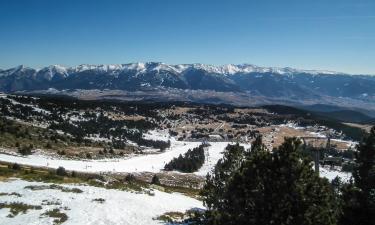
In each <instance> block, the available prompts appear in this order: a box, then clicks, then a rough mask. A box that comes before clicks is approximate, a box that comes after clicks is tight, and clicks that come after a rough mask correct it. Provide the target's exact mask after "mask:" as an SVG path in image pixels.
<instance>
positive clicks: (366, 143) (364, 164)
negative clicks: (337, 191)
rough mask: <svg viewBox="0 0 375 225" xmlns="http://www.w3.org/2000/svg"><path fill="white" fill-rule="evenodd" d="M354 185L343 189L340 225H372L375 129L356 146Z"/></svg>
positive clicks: (373, 216) (374, 202)
mask: <svg viewBox="0 0 375 225" xmlns="http://www.w3.org/2000/svg"><path fill="white" fill-rule="evenodd" d="M355 158H356V165H355V166H354V170H353V177H354V183H353V182H351V183H350V184H349V185H346V186H344V188H343V191H342V192H343V207H342V216H341V218H340V220H339V224H341V225H349V224H350V225H373V224H374V221H375V127H373V128H372V129H371V131H370V134H369V135H368V136H367V137H365V138H364V139H363V141H362V142H361V143H359V145H358V146H357V152H356V154H355Z"/></svg>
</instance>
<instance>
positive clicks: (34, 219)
mask: <svg viewBox="0 0 375 225" xmlns="http://www.w3.org/2000/svg"><path fill="white" fill-rule="evenodd" d="M28 185H38V186H39V185H49V184H47V183H40V182H28V181H23V180H18V179H15V180H10V181H7V182H0V193H1V192H2V193H12V192H16V193H18V194H21V195H22V197H17V196H14V195H10V196H8V195H3V196H0V202H8V203H10V202H22V203H26V204H29V205H39V206H40V205H41V206H42V209H41V210H28V211H27V212H26V214H23V213H22V212H21V213H20V214H18V215H17V216H15V217H14V218H9V217H7V215H8V214H9V209H0V224H8V225H12V224H14V225H16V224H28V225H33V224H35V225H36V224H53V218H50V217H45V216H41V214H43V213H44V212H46V211H47V210H52V209H55V208H60V211H61V212H63V213H66V215H67V216H68V220H67V221H66V222H65V223H64V225H65V224H66V225H69V224H84V225H89V224H95V225H101V224H103V225H110V224H116V225H117V224H124V225H128V224H129V225H143V224H144V225H152V224H163V223H162V222H161V221H157V220H153V218H156V217H157V216H160V215H162V214H164V213H166V212H171V211H178V212H185V211H186V210H188V209H192V208H200V209H203V208H204V207H203V205H202V202H200V201H198V200H196V199H193V198H189V197H187V196H184V195H181V194H178V193H165V192H160V191H157V190H154V191H153V192H154V194H155V195H154V196H150V195H148V194H136V193H131V192H127V191H119V190H112V189H104V188H97V187H92V186H83V185H61V186H64V187H68V188H79V189H81V190H82V191H83V192H82V193H71V192H62V191H60V190H52V189H45V190H30V189H25V188H24V187H25V186H28ZM98 198H103V199H105V201H104V202H103V203H100V202H97V201H93V199H98ZM43 200H48V201H50V202H60V203H61V204H60V205H42V203H43V202H42V201H43ZM65 207H67V209H65Z"/></svg>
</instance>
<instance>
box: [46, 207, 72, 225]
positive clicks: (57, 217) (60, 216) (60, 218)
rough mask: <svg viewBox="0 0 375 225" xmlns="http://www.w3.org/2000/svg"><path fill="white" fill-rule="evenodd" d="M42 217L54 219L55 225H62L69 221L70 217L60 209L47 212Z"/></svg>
mask: <svg viewBox="0 0 375 225" xmlns="http://www.w3.org/2000/svg"><path fill="white" fill-rule="evenodd" d="M42 216H48V217H51V218H54V220H53V223H54V224H62V223H64V222H65V221H67V220H68V216H67V215H66V214H65V213H63V212H61V211H60V209H52V210H48V211H47V212H45V213H43V214H42Z"/></svg>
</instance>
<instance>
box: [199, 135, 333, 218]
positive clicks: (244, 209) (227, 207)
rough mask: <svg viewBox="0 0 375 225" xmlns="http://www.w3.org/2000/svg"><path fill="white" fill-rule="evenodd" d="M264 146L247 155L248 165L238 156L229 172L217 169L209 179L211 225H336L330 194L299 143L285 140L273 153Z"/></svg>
mask: <svg viewBox="0 0 375 225" xmlns="http://www.w3.org/2000/svg"><path fill="white" fill-rule="evenodd" d="M260 140H261V139H257V140H256V141H255V142H254V145H253V148H252V151H251V152H246V153H245V155H246V159H245V160H243V161H241V156H240V157H238V156H237V157H236V160H235V161H233V164H230V165H227V166H226V167H225V168H226V169H224V170H223V171H220V172H218V171H217V170H218V168H219V167H215V171H214V173H213V175H212V176H208V181H207V183H206V188H208V192H204V193H203V194H204V202H205V204H206V206H207V208H208V210H207V214H206V216H207V218H206V219H207V223H208V224H215V225H221V224H226V225H231V224H233V225H235V224H249V225H253V224H254V225H258V224H262V225H271V224H285V225H295V224H298V225H313V224H321V225H326V224H327V225H331V224H336V214H335V213H336V209H335V204H334V195H333V192H332V188H331V186H330V184H329V182H328V180H326V179H323V178H320V177H319V176H318V175H317V174H316V173H315V172H314V171H313V169H312V165H311V163H310V161H309V160H307V159H306V158H304V157H302V155H301V153H300V151H299V148H300V144H301V142H300V141H299V140H297V139H295V138H290V139H286V140H285V142H284V143H283V144H282V145H281V146H280V147H279V148H278V149H277V150H275V151H273V152H269V151H267V150H266V148H265V147H264V145H263V144H262V143H261V141H260ZM224 156H225V154H224ZM226 162H228V163H229V161H228V160H226ZM238 163H239V166H238ZM221 168H223V167H221ZM218 175H219V176H218ZM220 175H224V176H220Z"/></svg>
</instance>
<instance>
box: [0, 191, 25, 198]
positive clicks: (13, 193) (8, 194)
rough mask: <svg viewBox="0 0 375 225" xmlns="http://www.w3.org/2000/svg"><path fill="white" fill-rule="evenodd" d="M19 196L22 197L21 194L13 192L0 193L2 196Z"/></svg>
mask: <svg viewBox="0 0 375 225" xmlns="http://www.w3.org/2000/svg"><path fill="white" fill-rule="evenodd" d="M11 195H13V196H17V197H22V195H21V194H18V193H17V192H12V193H5V192H0V196H11Z"/></svg>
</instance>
